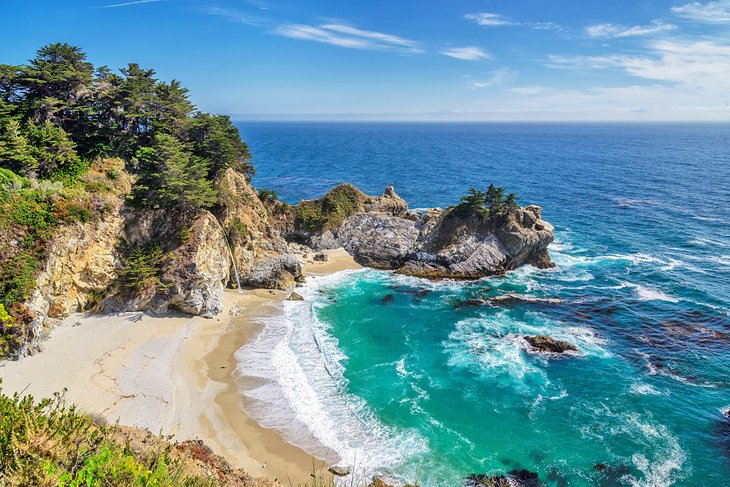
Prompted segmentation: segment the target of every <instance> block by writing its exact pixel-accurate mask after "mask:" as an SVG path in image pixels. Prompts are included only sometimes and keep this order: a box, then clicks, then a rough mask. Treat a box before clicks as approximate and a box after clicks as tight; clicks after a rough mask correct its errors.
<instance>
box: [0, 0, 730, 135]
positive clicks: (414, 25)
mask: <svg viewBox="0 0 730 487" xmlns="http://www.w3.org/2000/svg"><path fill="white" fill-rule="evenodd" d="M2 5H3V17H4V22H3V26H4V30H2V31H0V62H3V63H14V64H18V63H23V62H25V61H27V59H28V58H30V57H32V55H33V53H34V51H35V50H36V49H37V48H38V47H39V46H41V45H43V44H45V43H49V42H58V41H62V42H69V43H72V44H76V45H79V46H81V47H82V48H83V49H84V50H85V51H86V52H87V53H88V55H89V58H90V59H91V60H92V61H93V62H94V63H95V64H98V65H101V64H106V65H109V66H111V67H113V68H118V67H121V66H123V65H125V64H126V63H128V62H138V63H140V64H142V65H143V66H145V67H153V68H155V69H156V70H157V72H158V75H159V77H160V78H162V79H168V80H169V79H172V78H175V79H179V80H181V81H182V82H183V84H185V85H186V86H188V87H189V88H190V90H191V92H192V98H193V101H194V102H195V103H196V105H197V106H198V107H199V108H200V109H202V110H205V111H211V112H216V113H226V114H230V115H232V116H234V118H238V119H378V120H379V119H382V120H725V121H730V0H717V1H697V2H692V1H688V0H665V1H658V0H657V1H652V0H645V1H641V0H639V1H628V0H613V1H610V2H609V1H605V0H571V1H568V0H480V1H477V0H419V1H416V0H366V1H365V0H363V1H361V0H357V1H355V0H339V1H335V0H311V1H306V0H298V1H293V0H290V1H283V0H201V1H193V0H141V1H140V0H137V1H134V0H81V1H71V0H68V1H58V0H23V1H16V0H4V1H3V2H2Z"/></svg>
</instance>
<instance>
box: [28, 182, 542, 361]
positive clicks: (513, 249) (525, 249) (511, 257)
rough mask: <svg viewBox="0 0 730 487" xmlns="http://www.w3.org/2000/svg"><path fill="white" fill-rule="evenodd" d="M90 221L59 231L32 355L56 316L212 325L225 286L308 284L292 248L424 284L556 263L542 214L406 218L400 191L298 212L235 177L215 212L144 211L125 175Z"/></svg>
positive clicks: (31, 340)
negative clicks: (135, 204)
mask: <svg viewBox="0 0 730 487" xmlns="http://www.w3.org/2000/svg"><path fill="white" fill-rule="evenodd" d="M123 181H125V183H124V184H123V185H121V189H120V191H119V192H117V193H116V194H115V195H114V197H113V198H112V199H111V200H110V201H107V202H106V203H105V204H107V205H108V207H109V208H110V209H109V210H108V211H106V212H104V213H103V216H102V217H101V218H99V219H96V220H94V221H89V222H86V223H76V224H74V225H68V226H65V227H61V228H60V230H59V231H58V232H57V234H56V236H55V238H54V239H53V240H52V242H51V244H50V245H49V247H48V254H47V259H46V261H45V263H44V267H43V268H42V270H41V272H40V274H39V276H38V277H37V283H38V285H37V287H36V289H35V292H34V294H33V296H32V298H31V299H30V300H29V302H28V309H29V310H31V312H32V315H33V321H32V323H31V326H30V327H29V329H28V333H27V335H28V336H27V338H26V341H27V342H28V344H29V345H28V346H27V347H26V348H25V349H24V350H21V351H20V352H19V353H20V354H22V353H25V352H27V351H31V352H32V351H33V350H35V349H36V348H37V345H38V343H39V341H40V339H42V338H43V337H44V336H45V335H46V334H47V331H48V330H49V329H50V326H52V324H53V322H54V320H55V319H56V318H62V317H64V316H67V315H68V314H70V313H72V312H75V311H81V310H95V311H103V312H117V311H131V310H149V311H153V312H164V311H166V310H168V309H174V310H178V311H182V312H185V313H190V314H195V315H201V316H206V317H212V316H214V315H216V314H217V313H219V312H220V311H221V310H222V309H223V306H222V300H223V292H224V290H225V288H226V287H229V286H230V287H236V286H238V285H241V286H250V287H260V288H279V289H285V288H290V287H292V286H294V284H295V283H296V282H297V281H299V280H301V278H302V264H301V262H300V259H299V257H298V256H297V252H298V247H297V244H305V245H307V246H309V247H311V248H312V249H314V250H322V249H329V248H337V247H344V248H345V249H346V250H347V251H348V252H349V253H350V254H351V255H352V256H353V257H354V258H355V260H356V261H357V262H359V263H360V264H362V265H365V266H369V267H374V268H378V269H392V270H396V271H397V272H400V273H403V274H408V275H413V276H419V277H425V278H462V279H475V278H479V277H483V276H488V275H494V274H501V273H504V272H505V271H508V270H510V269H514V268H516V267H519V266H521V265H525V264H532V265H536V266H538V267H548V266H551V265H552V263H551V262H550V257H549V255H548V252H547V247H548V245H549V244H550V243H551V242H552V240H553V228H552V226H551V225H550V224H549V223H547V222H546V221H544V220H543V219H542V212H541V209H540V208H539V207H537V206H534V205H533V206H527V207H524V208H512V209H506V208H503V209H500V211H498V212H493V213H494V214H492V215H487V214H486V213H485V212H480V211H470V210H464V208H462V207H453V208H448V209H445V210H441V209H438V208H432V209H429V210H427V211H425V212H422V213H415V212H413V211H409V209H408V205H407V204H406V202H405V201H404V200H403V199H402V198H400V197H399V196H398V195H397V194H396V193H395V191H394V190H393V188H391V187H389V188H387V189H386V191H385V193H384V194H383V195H382V196H368V195H366V194H365V193H363V192H361V191H360V190H358V189H357V188H355V187H354V186H352V185H341V186H338V187H336V188H334V189H333V190H332V191H330V192H329V193H328V194H327V195H325V196H324V197H323V198H320V199H318V200H308V201H303V202H301V203H300V204H299V205H296V206H294V207H291V206H289V205H286V204H284V203H281V202H275V201H265V202H262V201H261V199H260V198H259V195H258V194H257V192H256V190H255V189H254V188H253V187H252V186H251V185H250V184H249V182H248V181H247V180H246V178H245V177H244V176H243V175H241V174H239V173H237V172H235V171H233V170H232V169H228V170H227V171H225V172H224V173H222V174H221V175H220V176H219V178H218V181H217V187H218V189H219V191H218V194H219V201H218V204H216V205H215V206H213V207H212V208H209V209H207V210H206V209H200V210H194V211H184V210H181V209H176V208H157V209H145V210H138V209H134V208H132V207H129V206H128V205H127V204H126V203H125V201H126V200H125V196H126V194H127V193H128V190H129V188H130V187H131V184H130V182H129V179H128V177H127V176H126V175H125V178H123Z"/></svg>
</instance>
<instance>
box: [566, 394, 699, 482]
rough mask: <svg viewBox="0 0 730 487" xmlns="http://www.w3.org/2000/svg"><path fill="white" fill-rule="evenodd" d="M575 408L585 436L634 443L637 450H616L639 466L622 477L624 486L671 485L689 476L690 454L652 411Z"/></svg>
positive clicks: (620, 458) (618, 459) (620, 459)
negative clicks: (653, 415)
mask: <svg viewBox="0 0 730 487" xmlns="http://www.w3.org/2000/svg"><path fill="white" fill-rule="evenodd" d="M572 411H573V413H574V417H573V421H578V422H580V424H582V425H583V426H581V427H580V431H581V433H582V434H583V436H584V438H587V439H596V440H599V441H600V442H601V443H608V444H614V445H617V444H625V445H633V447H632V448H631V449H632V450H634V451H631V450H628V451H626V452H621V454H619V453H615V455H616V458H615V459H614V461H615V462H617V463H623V462H625V461H626V460H629V461H630V462H631V464H632V465H633V467H634V469H635V472H627V473H626V474H625V475H624V476H623V477H622V478H621V480H622V482H623V483H622V485H624V484H628V485H631V486H635V487H668V486H671V485H676V484H678V483H679V482H681V480H682V479H684V478H685V477H687V476H688V475H689V473H690V467H689V466H688V458H687V453H686V452H685V450H684V449H683V448H682V446H681V445H680V443H679V440H678V439H677V437H676V436H675V435H674V434H673V433H672V432H671V431H670V430H669V428H667V427H666V426H665V425H663V424H660V423H659V422H657V421H655V420H654V419H653V417H652V416H651V414H650V413H646V414H644V413H638V412H633V411H615V410H613V409H612V407H610V406H608V405H606V404H602V405H600V406H590V405H588V404H579V405H577V406H575V407H574V408H573V410H572ZM626 456H628V458H626ZM680 485H681V484H680Z"/></svg>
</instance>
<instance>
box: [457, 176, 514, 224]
mask: <svg viewBox="0 0 730 487" xmlns="http://www.w3.org/2000/svg"><path fill="white" fill-rule="evenodd" d="M504 194H505V189H504V188H502V187H500V186H495V185H494V184H490V185H489V187H488V188H487V190H486V191H480V190H478V189H477V188H475V187H473V186H472V187H471V188H469V190H468V192H467V194H465V195H464V196H462V197H461V202H460V203H459V204H458V205H457V206H456V209H457V210H458V211H460V212H462V213H463V212H474V211H476V212H478V213H481V214H482V215H484V216H486V217H491V216H494V215H496V214H498V213H500V212H504V211H509V210H513V209H515V208H517V207H518V205H517V196H515V194H514V193H509V194H508V195H507V196H506V197H505V195H504Z"/></svg>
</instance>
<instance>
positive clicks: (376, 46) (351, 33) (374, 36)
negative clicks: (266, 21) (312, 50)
mask: <svg viewBox="0 0 730 487" xmlns="http://www.w3.org/2000/svg"><path fill="white" fill-rule="evenodd" d="M274 33H275V34H278V35H280V36H284V37H290V38H292V39H303V40H308V41H315V42H321V43H324V44H331V45H333V46H340V47H347V48H350V49H364V50H374V51H397V52H405V53H420V52H423V50H422V49H421V47H420V45H419V44H418V43H417V42H416V41H412V40H410V39H405V38H403V37H398V36H394V35H390V34H384V33H382V32H375V31H370V30H363V29H358V28H357V27H352V26H349V25H345V24H334V23H331V24H323V25H319V26H313V25H304V24H288V25H282V26H280V27H277V28H276V29H274Z"/></svg>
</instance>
